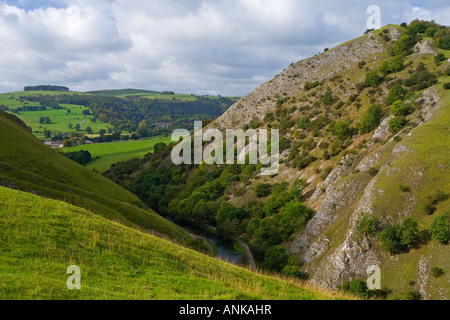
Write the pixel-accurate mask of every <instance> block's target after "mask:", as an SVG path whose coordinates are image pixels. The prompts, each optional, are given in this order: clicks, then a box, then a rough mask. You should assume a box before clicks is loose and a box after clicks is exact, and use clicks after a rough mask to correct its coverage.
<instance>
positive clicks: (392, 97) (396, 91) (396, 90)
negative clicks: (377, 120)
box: [388, 83, 407, 104]
mask: <svg viewBox="0 0 450 320" xmlns="http://www.w3.org/2000/svg"><path fill="white" fill-rule="evenodd" d="M406 92H407V91H406V90H405V89H403V87H402V86H401V85H400V84H398V83H396V84H394V86H393V87H392V88H391V90H390V91H389V95H388V102H389V104H393V103H394V102H395V101H397V100H403V98H404V97H405V95H406Z"/></svg>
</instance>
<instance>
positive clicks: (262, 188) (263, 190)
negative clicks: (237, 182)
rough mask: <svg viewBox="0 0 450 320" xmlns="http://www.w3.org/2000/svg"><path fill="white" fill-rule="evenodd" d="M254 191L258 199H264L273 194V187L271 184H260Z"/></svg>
mask: <svg viewBox="0 0 450 320" xmlns="http://www.w3.org/2000/svg"><path fill="white" fill-rule="evenodd" d="M254 191H255V195H256V196H257V197H258V198H264V197H267V196H268V195H269V194H271V193H272V185H271V184H270V183H258V184H257V185H256V186H255V190H254Z"/></svg>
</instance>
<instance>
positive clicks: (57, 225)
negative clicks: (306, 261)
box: [0, 187, 344, 300]
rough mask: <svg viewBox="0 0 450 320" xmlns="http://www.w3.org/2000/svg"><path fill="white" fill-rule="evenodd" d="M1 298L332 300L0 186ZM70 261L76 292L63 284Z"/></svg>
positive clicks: (148, 235)
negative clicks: (77, 273)
mask: <svg viewBox="0 0 450 320" xmlns="http://www.w3.org/2000/svg"><path fill="white" fill-rule="evenodd" d="M0 224H1V225H2V228H0V288H2V289H1V290H0V299H298V300H301V299H332V298H344V296H343V295H335V294H332V293H329V292H328V293H327V292H322V291H316V290H313V289H307V288H304V287H302V286H301V285H300V284H299V283H295V282H293V281H287V280H282V279H278V278H274V277H269V276H265V275H260V274H256V273H252V272H250V271H248V270H245V269H242V268H239V267H236V266H233V265H230V264H227V263H224V262H222V261H220V260H217V259H214V258H210V257H207V256H205V255H202V254H199V253H197V252H195V251H191V250H188V249H185V248H183V247H180V246H177V245H175V244H172V243H170V242H168V241H166V240H162V239H159V238H157V237H154V236H152V235H150V234H147V233H144V232H140V231H137V230H134V229H131V228H128V227H125V226H122V225H120V224H117V223H114V222H111V221H108V220H105V219H103V218H101V217H99V216H96V215H94V214H92V213H90V212H88V211H86V210H83V209H80V208H77V207H74V206H71V205H68V204H66V203H64V202H59V201H55V200H50V199H46V198H41V197H38V196H35V195H32V194H28V193H23V192H20V191H16V190H11V189H7V188H4V187H0ZM70 265H77V266H79V267H80V268H81V270H82V271H81V280H82V282H81V286H82V287H81V290H73V291H70V290H68V289H67V287H66V281H67V278H68V275H67V274H66V269H67V267H68V266H70Z"/></svg>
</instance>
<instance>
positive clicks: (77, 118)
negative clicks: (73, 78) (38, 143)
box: [0, 91, 109, 139]
mask: <svg viewBox="0 0 450 320" xmlns="http://www.w3.org/2000/svg"><path fill="white" fill-rule="evenodd" d="M75 93H76V94H84V93H79V92H59V91H26V92H25V91H21V92H13V93H4V94H0V105H4V106H7V107H8V108H10V109H11V110H16V109H17V108H20V107H23V106H24V105H27V106H39V103H37V102H28V101H26V100H23V101H20V97H21V96H29V95H30V96H35V95H50V96H53V95H60V94H65V95H68V94H70V95H72V94H75ZM61 106H62V107H64V108H67V109H70V110H71V113H67V110H64V109H62V110H53V109H49V110H45V111H22V112H20V113H19V114H16V115H17V116H18V117H19V118H20V119H22V120H23V121H24V122H25V123H26V124H27V126H30V127H31V128H32V130H33V133H34V134H35V136H36V137H38V138H39V139H45V137H44V135H43V133H42V132H43V130H44V128H47V129H49V130H51V131H53V132H55V131H59V132H72V131H75V126H76V124H78V123H79V124H81V127H82V129H81V130H80V133H86V127H91V128H92V130H93V132H94V133H97V134H98V133H99V132H100V130H101V129H105V130H106V129H107V128H108V127H109V125H108V124H107V123H103V122H100V121H97V122H95V123H94V122H92V121H91V119H92V118H93V116H92V115H90V116H84V115H82V112H83V110H89V109H88V108H85V107H82V106H76V105H70V104H61ZM40 117H50V119H51V121H52V123H50V124H40V123H39V118H40ZM69 123H70V124H72V126H73V127H72V129H69Z"/></svg>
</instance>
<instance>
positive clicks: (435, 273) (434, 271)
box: [431, 267, 444, 278]
mask: <svg viewBox="0 0 450 320" xmlns="http://www.w3.org/2000/svg"><path fill="white" fill-rule="evenodd" d="M431 274H432V275H433V277H435V278H439V277H440V276H442V275H443V274H444V270H443V269H442V268H439V267H433V268H431Z"/></svg>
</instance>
